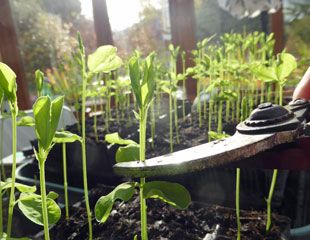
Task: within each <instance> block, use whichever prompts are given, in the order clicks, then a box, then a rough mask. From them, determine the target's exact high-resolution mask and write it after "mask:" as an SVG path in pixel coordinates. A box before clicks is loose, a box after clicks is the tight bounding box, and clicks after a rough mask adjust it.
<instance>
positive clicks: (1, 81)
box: [0, 62, 18, 238]
mask: <svg viewBox="0 0 310 240" xmlns="http://www.w3.org/2000/svg"><path fill="white" fill-rule="evenodd" d="M0 88H1V89H2V92H3V94H4V96H5V97H6V99H7V100H8V102H9V105H10V110H11V118H12V153H13V162H12V185H11V192H10V200H9V211H8V223H7V237H8V238H10V237H11V231H12V217H13V209H14V202H15V195H14V191H15V178H16V177H15V172H16V137H17V136H16V127H17V125H16V117H17V114H18V106H17V96H16V90H17V86H16V75H15V73H14V72H13V71H12V69H11V68H10V67H9V66H7V65H6V64H4V63H1V62H0Z"/></svg>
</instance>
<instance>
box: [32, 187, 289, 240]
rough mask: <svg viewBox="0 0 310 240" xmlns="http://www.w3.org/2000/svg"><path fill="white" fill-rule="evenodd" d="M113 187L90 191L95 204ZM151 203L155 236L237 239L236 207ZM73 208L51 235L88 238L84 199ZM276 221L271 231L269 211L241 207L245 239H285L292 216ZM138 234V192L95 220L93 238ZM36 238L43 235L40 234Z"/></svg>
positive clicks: (161, 239)
mask: <svg viewBox="0 0 310 240" xmlns="http://www.w3.org/2000/svg"><path fill="white" fill-rule="evenodd" d="M109 191H110V189H107V188H105V187H102V186H101V187H98V188H96V189H93V190H92V191H91V192H90V194H89V197H90V203H91V205H92V207H93V206H94V204H95V202H96V200H97V199H98V198H99V197H100V196H102V195H105V194H107V193H108V192H109ZM147 204H148V235H149V239H151V240H168V239H169V240H181V239H182V240H199V239H201V240H202V239H206V240H212V239H213V240H228V239H236V219H235V210H234V209H231V208H224V207H220V206H216V205H203V206H202V205H201V204H198V203H192V204H191V205H190V206H189V209H187V210H184V211H183V210H177V209H174V208H172V207H170V206H169V205H167V204H165V203H163V202H161V201H160V200H153V199H149V200H148V202H147ZM70 212H71V213H74V214H73V215H72V216H71V217H70V219H69V220H68V221H66V220H61V221H60V222H59V223H58V224H57V225H56V226H55V227H53V228H52V229H51V231H50V234H51V239H67V240H84V239H87V236H88V225H87V216H86V215H85V212H86V211H85V209H84V203H82V202H80V203H78V204H76V205H75V206H74V207H72V208H71V211H70ZM272 221H273V225H272V228H271V231H270V232H269V233H268V234H267V233H266V231H265V222H266V218H265V213H263V212H259V211H241V223H242V229H241V231H242V232H241V234H242V239H243V240H250V239H251V240H252V239H259V240H263V239H264V240H267V239H268V240H276V239H277V240H279V239H282V238H281V236H283V235H282V234H283V233H285V232H286V231H287V230H288V229H289V228H288V227H289V225H290V220H289V218H287V217H283V216H280V215H276V214H273V215H272ZM135 235H137V236H138V239H140V237H139V236H140V206H139V198H138V194H136V195H135V196H134V198H133V199H132V200H130V201H129V202H126V203H124V202H117V203H116V204H115V205H114V207H113V210H112V212H111V215H110V217H109V219H108V220H107V222H106V223H105V224H100V223H98V222H97V221H96V220H95V219H94V220H93V238H94V239H96V240H101V239H102V240H103V239H104V240H132V239H133V238H134V236H135ZM207 236H209V238H207ZM215 236H216V237H215ZM35 239H37V240H39V239H43V238H42V237H37V238H35ZM284 239H286V238H284ZM287 239H288V238H287Z"/></svg>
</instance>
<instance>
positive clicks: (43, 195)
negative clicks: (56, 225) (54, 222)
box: [38, 153, 50, 240]
mask: <svg viewBox="0 0 310 240" xmlns="http://www.w3.org/2000/svg"><path fill="white" fill-rule="evenodd" d="M39 155H40V153H39ZM38 160H39V168H40V190H41V199H42V215H43V225H44V239H45V240H49V239H50V235H49V228H48V215H47V202H46V201H47V200H46V189H45V160H46V159H38Z"/></svg>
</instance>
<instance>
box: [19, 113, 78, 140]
mask: <svg viewBox="0 0 310 240" xmlns="http://www.w3.org/2000/svg"><path fill="white" fill-rule="evenodd" d="M17 126H22V127H34V126H35V120H34V118H33V117H30V116H25V117H22V118H21V119H20V120H19V121H18V122H17ZM75 141H80V142H81V141H82V138H81V137H80V136H79V135H77V134H74V133H71V132H69V131H56V132H55V135H54V138H53V142H54V143H72V142H75Z"/></svg>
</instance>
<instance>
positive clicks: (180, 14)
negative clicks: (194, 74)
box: [169, 0, 197, 101]
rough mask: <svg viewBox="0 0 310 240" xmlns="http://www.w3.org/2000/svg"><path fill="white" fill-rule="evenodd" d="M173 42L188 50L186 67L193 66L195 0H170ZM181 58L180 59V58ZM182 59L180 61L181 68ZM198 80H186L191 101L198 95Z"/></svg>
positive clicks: (179, 66)
mask: <svg viewBox="0 0 310 240" xmlns="http://www.w3.org/2000/svg"><path fill="white" fill-rule="evenodd" d="M169 13H170V25H171V35H172V43H173V44H174V45H176V46H180V48H181V50H184V51H186V67H189V66H193V62H192V60H191V50H193V49H194V48H195V44H196V42H195V9H194V1H193V0H169ZM179 60H180V59H179ZM181 68H182V67H181V61H178V69H179V70H180V69H181ZM196 85H197V83H196V80H194V79H192V78H188V79H187V81H186V91H187V98H188V99H189V100H191V101H193V100H194V98H195V97H196V95H197V92H196Z"/></svg>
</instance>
